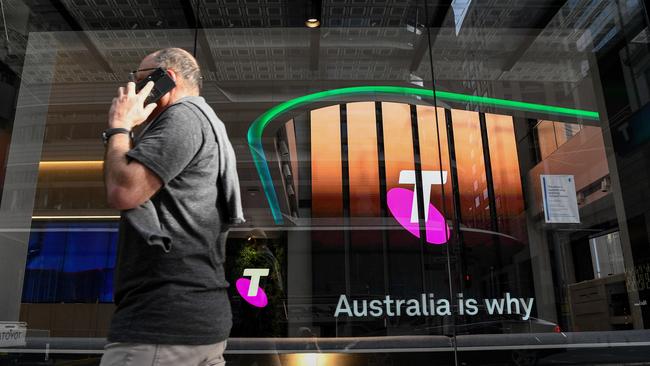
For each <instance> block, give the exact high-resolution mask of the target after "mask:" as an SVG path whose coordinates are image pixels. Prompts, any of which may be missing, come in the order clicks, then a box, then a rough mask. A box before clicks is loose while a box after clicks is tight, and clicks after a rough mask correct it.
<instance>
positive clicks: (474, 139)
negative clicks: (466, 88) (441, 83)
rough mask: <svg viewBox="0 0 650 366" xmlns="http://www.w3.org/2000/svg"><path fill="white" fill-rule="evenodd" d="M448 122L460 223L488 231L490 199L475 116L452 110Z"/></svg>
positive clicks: (479, 127) (476, 116)
mask: <svg viewBox="0 0 650 366" xmlns="http://www.w3.org/2000/svg"><path fill="white" fill-rule="evenodd" d="M451 119H452V121H453V127H454V146H455V148H456V168H457V171H458V186H459V187H458V191H459V193H460V206H461V217H462V221H463V224H465V225H467V226H469V227H473V228H481V229H489V228H490V211H489V198H488V194H487V180H486V178H485V161H484V160H483V142H482V140H481V126H480V122H479V117H478V113H477V112H472V111H463V110H457V109H453V110H452V111H451Z"/></svg>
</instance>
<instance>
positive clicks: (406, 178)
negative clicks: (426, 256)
mask: <svg viewBox="0 0 650 366" xmlns="http://www.w3.org/2000/svg"><path fill="white" fill-rule="evenodd" d="M446 182H447V172H446V171H439V170H426V171H422V185H423V186H424V187H423V188H424V189H423V192H422V193H423V195H424V205H425V207H426V209H425V210H424V221H425V229H426V230H425V231H426V241H427V243H431V244H444V243H446V242H447V240H448V239H449V227H448V226H447V223H446V221H445V218H444V216H442V214H441V213H440V211H438V209H437V208H436V207H435V206H434V205H432V204H431V186H432V185H434V184H436V185H440V184H445V183H446ZM399 183H400V184H412V185H413V190H410V189H405V188H393V189H391V190H390V191H388V193H387V197H386V202H387V203H388V209H389V210H390V213H391V214H392V215H393V217H394V218H395V219H396V220H397V222H399V223H400V225H402V227H403V228H404V229H406V230H408V232H409V233H411V234H413V235H415V236H416V237H418V238H419V237H420V225H419V224H418V200H417V195H416V194H415V192H417V189H418V187H417V184H416V180H415V170H402V171H401V172H400V174H399Z"/></svg>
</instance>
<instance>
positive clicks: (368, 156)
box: [347, 102, 380, 217]
mask: <svg viewBox="0 0 650 366" xmlns="http://www.w3.org/2000/svg"><path fill="white" fill-rule="evenodd" d="M376 121H377V120H376V116H375V103H374V102H363V103H349V104H348V105H347V122H348V123H347V125H348V167H349V174H350V216H363V217H372V216H379V213H380V207H379V205H380V201H379V165H378V163H377V160H378V156H377V128H376V127H377V125H376V123H377V122H376Z"/></svg>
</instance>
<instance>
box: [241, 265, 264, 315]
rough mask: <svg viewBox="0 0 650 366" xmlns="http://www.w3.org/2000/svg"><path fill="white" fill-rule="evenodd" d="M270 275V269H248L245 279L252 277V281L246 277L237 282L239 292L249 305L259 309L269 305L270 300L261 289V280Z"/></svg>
mask: <svg viewBox="0 0 650 366" xmlns="http://www.w3.org/2000/svg"><path fill="white" fill-rule="evenodd" d="M268 275H269V269H268V268H246V269H245V270H244V277H250V279H248V278H244V277H242V278H240V279H238V280H237V282H235V287H236V288H237V292H239V295H240V296H241V297H242V298H243V299H244V300H246V302H247V303H249V304H251V305H253V306H255V307H258V308H263V307H265V306H266V305H267V304H268V303H269V299H268V298H267V296H266V293H265V292H264V289H263V288H261V287H260V279H261V278H262V277H266V276H268Z"/></svg>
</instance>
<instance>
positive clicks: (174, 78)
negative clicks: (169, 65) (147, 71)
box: [167, 69, 176, 83]
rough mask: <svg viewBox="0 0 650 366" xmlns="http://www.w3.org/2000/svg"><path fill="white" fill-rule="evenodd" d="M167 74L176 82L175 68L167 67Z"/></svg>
mask: <svg viewBox="0 0 650 366" xmlns="http://www.w3.org/2000/svg"><path fill="white" fill-rule="evenodd" d="M167 74H168V75H169V77H170V78H172V80H174V82H175V83H176V72H175V71H174V70H172V69H167Z"/></svg>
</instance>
